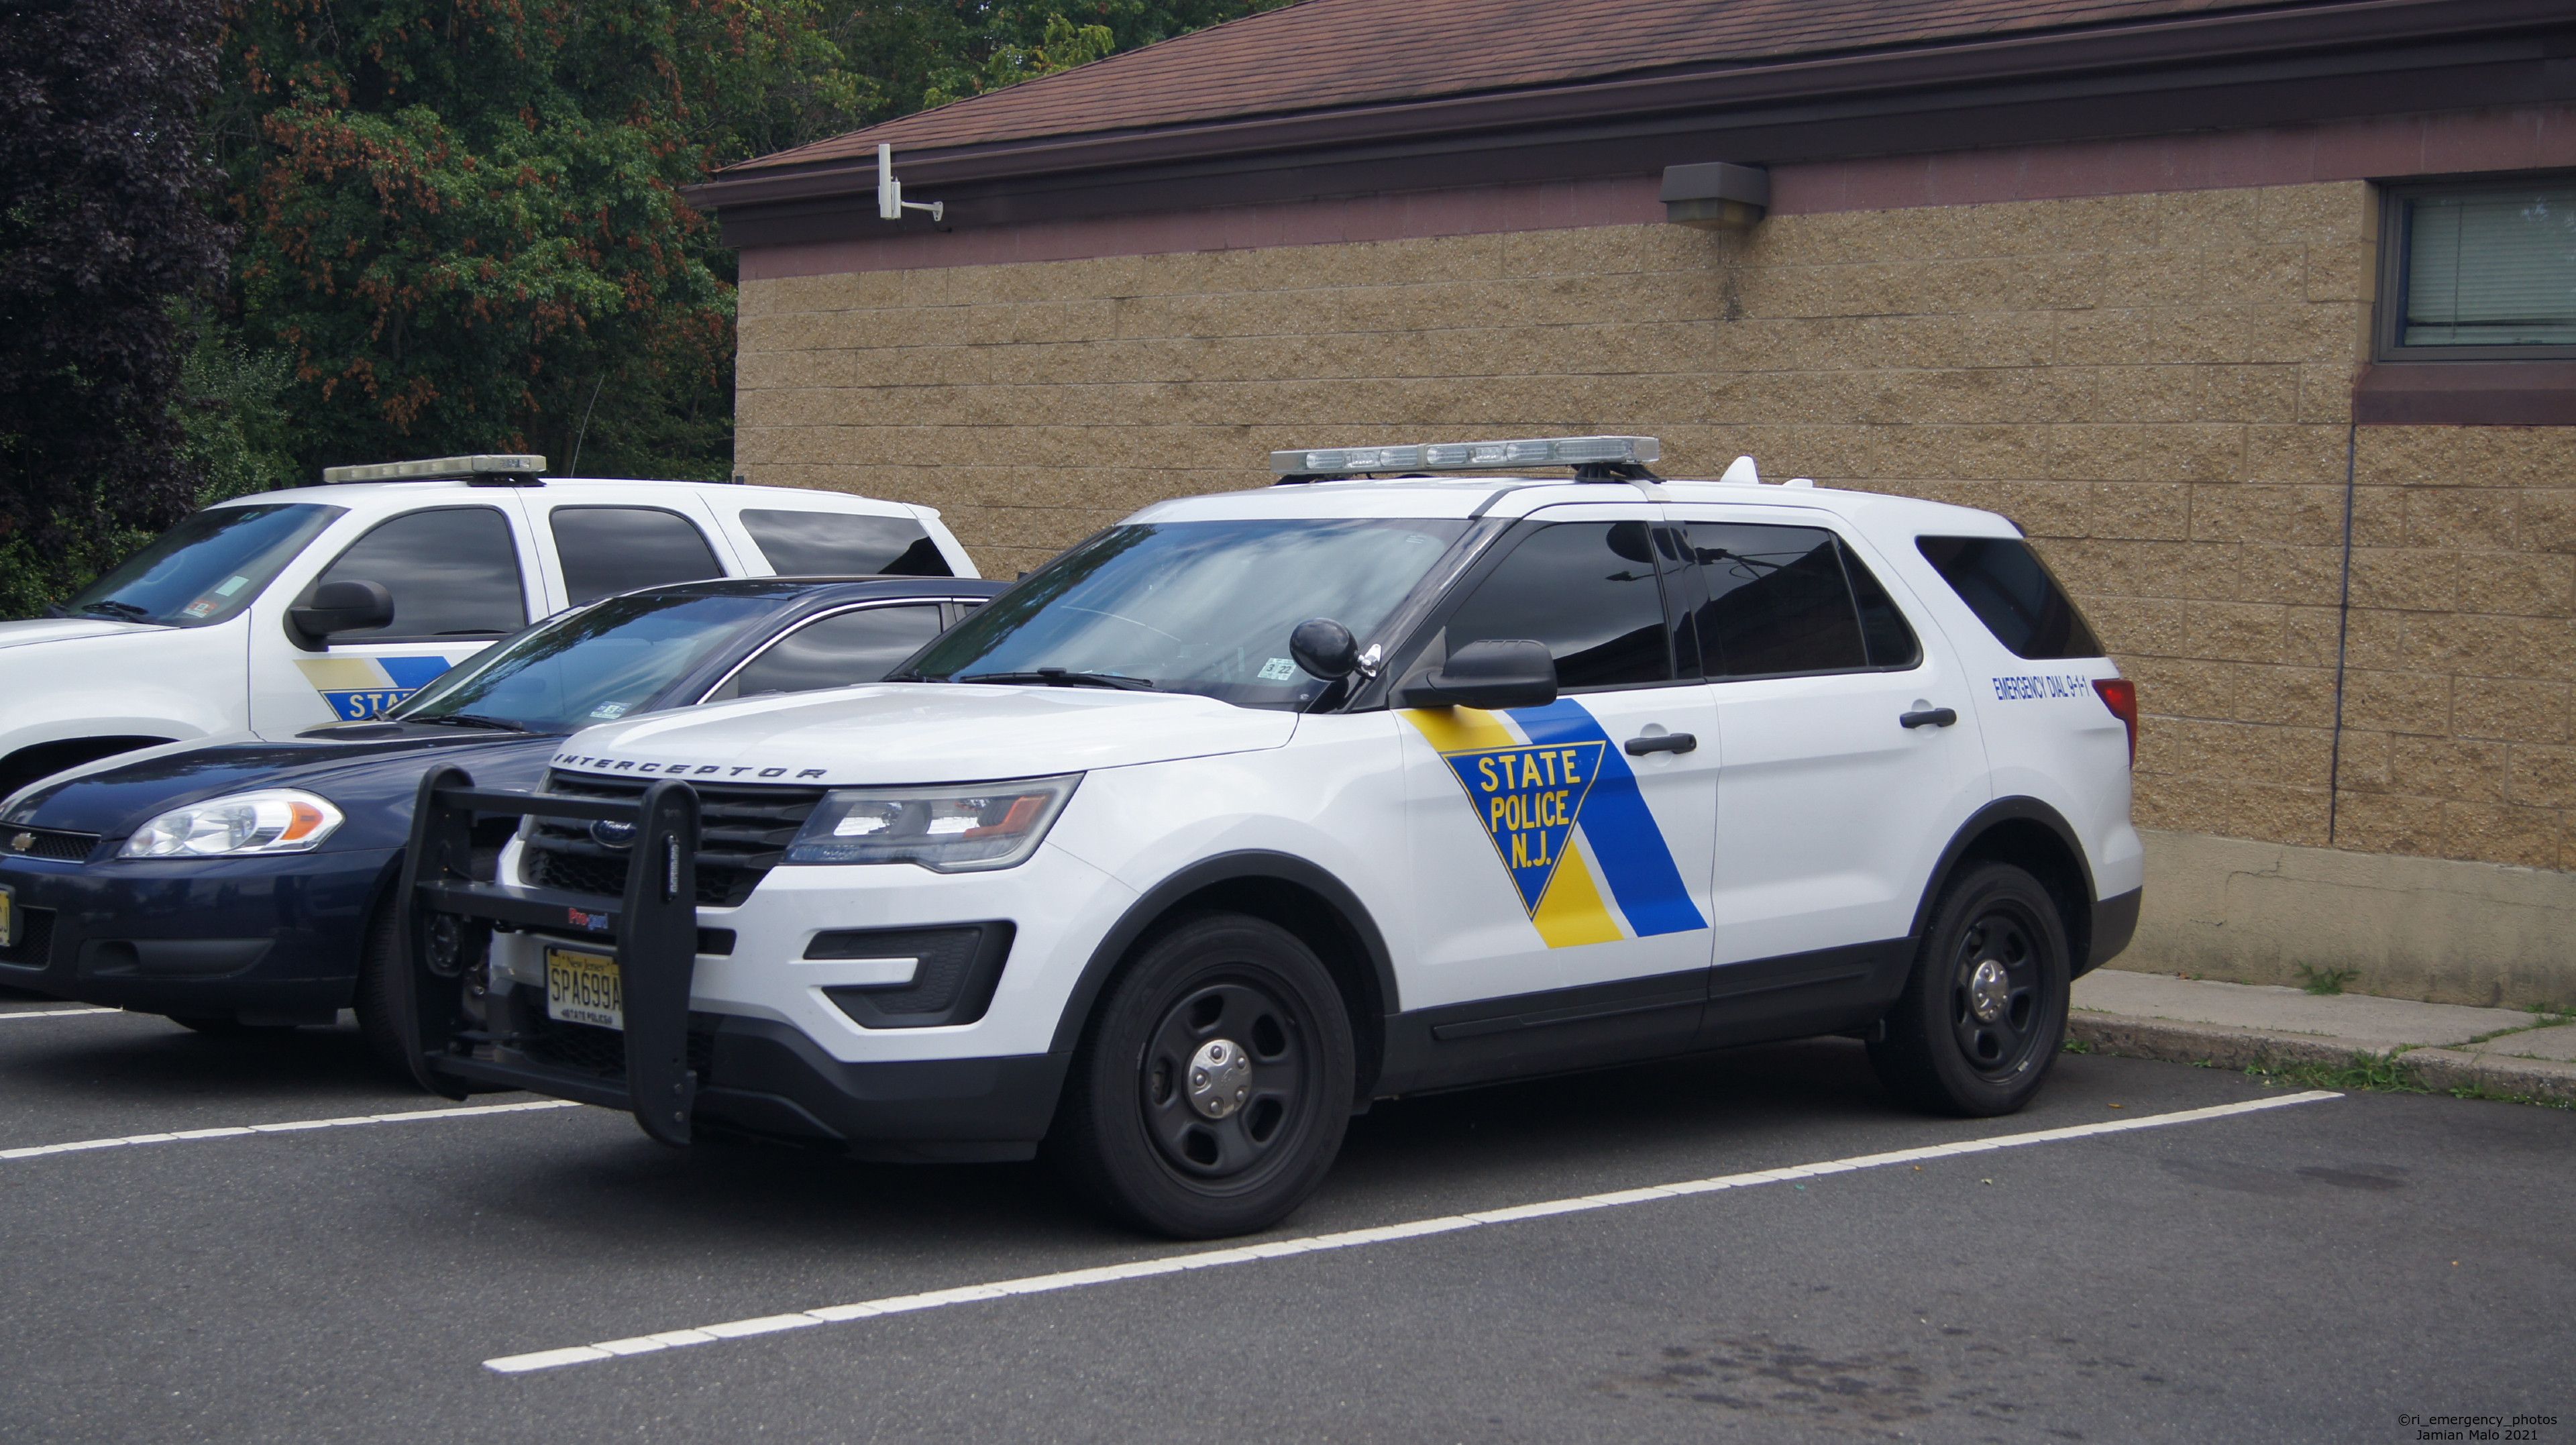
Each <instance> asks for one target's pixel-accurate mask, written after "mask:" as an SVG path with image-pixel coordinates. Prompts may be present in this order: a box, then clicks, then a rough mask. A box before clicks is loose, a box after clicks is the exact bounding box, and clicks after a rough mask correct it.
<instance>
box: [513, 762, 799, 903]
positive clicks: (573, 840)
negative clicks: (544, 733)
mask: <svg viewBox="0 0 2576 1445" xmlns="http://www.w3.org/2000/svg"><path fill="white" fill-rule="evenodd" d="M655 781H657V780H656V779H652V778H604V777H601V776H599V775H598V774H596V773H564V772H553V771H549V772H548V773H547V774H546V784H545V791H547V792H549V793H552V794H554V795H555V796H557V797H562V798H615V799H618V800H620V801H634V800H637V799H641V798H642V797H643V796H644V790H645V789H646V788H648V787H650V786H652V785H653V783H654V782H655ZM691 786H692V787H694V788H696V790H697V794H698V898H697V901H698V902H699V903H700V904H702V905H704V906H706V907H709V908H733V907H738V906H739V905H740V904H741V903H742V901H743V900H744V899H746V898H749V897H750V896H751V890H752V889H754V888H757V887H759V886H760V879H761V875H762V874H765V873H767V872H768V871H769V870H770V869H772V868H775V867H777V866H778V860H779V859H781V858H784V857H785V856H787V845H788V844H790V843H792V842H794V841H795V840H796V834H797V831H798V830H799V829H801V828H803V827H804V826H805V818H806V816H807V815H808V814H810V813H812V812H813V811H814V808H815V805H816V804H818V803H821V802H822V801H823V789H821V788H786V787H769V786H760V785H754V786H749V787H743V786H734V785H722V784H712V783H710V784H691ZM531 821H532V822H533V824H534V827H533V829H532V830H531V831H530V832H529V834H528V847H527V860H526V862H525V863H524V864H523V865H522V877H523V879H524V880H525V881H526V882H527V883H529V884H531V885H534V886H536V887H540V888H561V889H564V890H566V891H568V892H573V893H592V894H602V895H605V896H607V897H611V898H622V897H624V896H625V894H626V870H627V864H628V862H629V861H630V858H631V855H632V852H633V850H632V849H620V848H607V847H603V846H601V845H600V844H598V843H595V842H593V841H591V837H590V825H589V824H588V823H585V822H582V821H580V820H579V819H576V818H535V819H532V820H531Z"/></svg>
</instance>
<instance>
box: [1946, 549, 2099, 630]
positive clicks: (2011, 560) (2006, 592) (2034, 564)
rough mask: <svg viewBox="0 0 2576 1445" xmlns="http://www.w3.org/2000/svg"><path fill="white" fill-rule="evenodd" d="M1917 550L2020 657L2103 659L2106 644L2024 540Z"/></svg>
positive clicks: (1963, 600)
mask: <svg viewBox="0 0 2576 1445" xmlns="http://www.w3.org/2000/svg"><path fill="white" fill-rule="evenodd" d="M1914 545H1915V546H1917V547H1919V548H1921V549H1922V551H1923V555H1924V557H1925V558H1926V559H1927V560H1928V561H1930V562H1931V564H1932V565H1933V567H1934V568H1935V569H1936V570H1938V571H1939V572H1940V574H1941V577H1942V580H1943V581H1946V582H1948V583H1949V584H1950V590H1952V591H1953V592H1956V593H1958V594H1959V600H1960V601H1962V602H1965V603H1967V604H1968V608H1969V610H1970V611H1972V612H1974V613H1976V614H1977V619H1978V620H1979V621H1981V622H1983V623H1985V624H1986V630H1987V631H1989V632H1991V633H1993V634H1994V635H1995V640H1996V641H1997V642H2000V643H2002V644H2003V645H2004V646H2006V647H2008V648H2010V649H2012V652H2013V655H2014V656H2016V657H2029V658H2050V657H2100V656H2101V655H2102V644H2101V643H2100V642H2099V641H2097V640H2095V638H2094V636H2093V629H2092V628H2090V627H2088V626H2086V625H2085V624H2084V614H2082V613H2080V612H2078V611H2076V610H2075V602H2074V600H2073V599H2072V598H2070V597H2068V596H2067V595H2066V589H2065V588H2063V587H2060V586H2058V585H2057V579H2056V578H2055V577H2053V576H2051V575H2049V571H2048V567H2047V564H2045V563H2043V562H2041V561H2040V560H2039V554H2038V553H2036V552H2034V551H2032V550H2031V549H2030V544H2029V543H2028V542H2025V541H2023V540H2021V539H2020V538H2019V537H1918V538H1916V539H1915V541H1914Z"/></svg>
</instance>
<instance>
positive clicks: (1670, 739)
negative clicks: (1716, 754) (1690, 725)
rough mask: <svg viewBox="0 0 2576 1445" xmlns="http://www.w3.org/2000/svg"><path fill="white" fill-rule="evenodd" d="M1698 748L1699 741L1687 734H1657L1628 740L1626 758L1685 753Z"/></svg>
mask: <svg viewBox="0 0 2576 1445" xmlns="http://www.w3.org/2000/svg"><path fill="white" fill-rule="evenodd" d="M1698 746H1699V739H1698V738H1695V737H1693V736H1691V735H1690V734H1689V733H1658V734H1656V735H1654V736H1652V737H1643V738H1630V739H1628V741H1627V744H1626V747H1627V749H1628V756H1630V757H1632V758H1642V757H1644V756H1645V755H1646V754H1648V753H1686V752H1689V751H1691V750H1692V749H1694V748H1696V747H1698Z"/></svg>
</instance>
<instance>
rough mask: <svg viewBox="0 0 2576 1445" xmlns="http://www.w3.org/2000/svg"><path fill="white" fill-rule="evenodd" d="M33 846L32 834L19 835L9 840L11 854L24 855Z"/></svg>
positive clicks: (33, 838) (33, 836) (34, 841)
mask: <svg viewBox="0 0 2576 1445" xmlns="http://www.w3.org/2000/svg"><path fill="white" fill-rule="evenodd" d="M35 846H36V835H35V834H33V833H21V834H19V835H18V836H16V837H14V838H12V839H10V840H9V851H10V852H12V853H24V852H26V851H27V850H28V849H30V848H33V847H35Z"/></svg>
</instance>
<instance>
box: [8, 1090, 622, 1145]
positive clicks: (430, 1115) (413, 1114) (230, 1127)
mask: <svg viewBox="0 0 2576 1445" xmlns="http://www.w3.org/2000/svg"><path fill="white" fill-rule="evenodd" d="M580 1107H581V1105H579V1104H576V1103H573V1102H571V1101H570V1100H566V1099H540V1100H538V1101H537V1102H535V1103H532V1104H483V1105H477V1106H470V1107H467V1108H462V1109H410V1110H406V1111H404V1112H403V1113H399V1114H352V1115H350V1116H349V1117H348V1118H345V1119H290V1120H288V1121H286V1122H285V1123H283V1124H227V1125H224V1126H223V1127H221V1128H216V1129H181V1130H178V1131H176V1132H173V1133H168V1134H128V1135H126V1136H125V1137H124V1138H122V1139H75V1140H73V1141H72V1142H70V1143H68V1144H32V1145H29V1146H28V1147H26V1148H24V1149H0V1159H33V1158H36V1157H38V1156H39V1155H44V1154H77V1153H79V1152H81V1151H82V1150H85V1149H122V1148H124V1147H126V1146H127V1145H129V1144H184V1143H189V1142H192V1141H194V1140H198V1139H239V1138H242V1137H244V1136H246V1135H251V1134H292V1133H295V1132H296V1131H298V1130H301V1129H349V1128H354V1127H356V1126H357V1125H360V1124H409V1123H412V1122H413V1121H415V1120H420V1119H467V1118H473V1119H479V1118H481V1117H483V1116H484V1115H486V1114H524V1113H527V1112H528V1111H530V1110H532V1109H578V1108H580Z"/></svg>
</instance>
